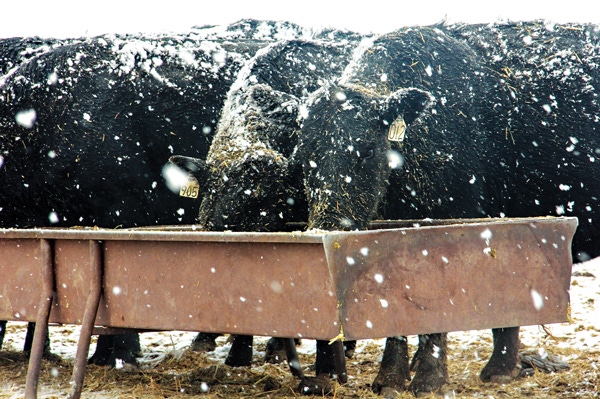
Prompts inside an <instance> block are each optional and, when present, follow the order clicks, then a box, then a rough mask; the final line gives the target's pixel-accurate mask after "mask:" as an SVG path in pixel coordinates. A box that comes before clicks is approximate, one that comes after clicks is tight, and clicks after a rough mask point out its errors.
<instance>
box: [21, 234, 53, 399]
mask: <svg viewBox="0 0 600 399" xmlns="http://www.w3.org/2000/svg"><path fill="white" fill-rule="evenodd" d="M40 250H41V255H42V281H43V285H44V288H43V293H42V297H41V299H40V305H39V307H38V314H37V318H36V322H37V326H38V328H36V329H35V333H34V335H33V344H32V347H31V355H30V356H29V365H28V367H27V380H26V384H25V399H34V398H36V397H37V387H38V381H39V378H40V369H41V365H42V357H43V355H44V342H46V334H47V331H48V319H49V318H50V310H51V309H52V299H53V298H54V254H53V247H52V243H51V242H50V241H48V240H46V239H41V240H40Z"/></svg>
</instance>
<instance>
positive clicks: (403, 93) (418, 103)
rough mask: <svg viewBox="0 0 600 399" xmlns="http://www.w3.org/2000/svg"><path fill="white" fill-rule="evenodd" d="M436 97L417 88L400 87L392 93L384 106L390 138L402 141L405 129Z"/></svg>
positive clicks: (384, 121) (385, 120)
mask: <svg viewBox="0 0 600 399" xmlns="http://www.w3.org/2000/svg"><path fill="white" fill-rule="evenodd" d="M433 101H434V97H433V96H432V95H431V94H430V93H429V92H427V91H424V90H421V89H415V88H408V89H400V90H398V91H395V92H394V93H392V94H390V95H389V96H388V97H387V98H386V99H385V102H384V106H383V115H382V116H383V118H382V120H383V123H384V124H385V125H386V126H388V127H389V128H390V134H389V139H390V140H392V141H402V139H403V138H404V130H405V129H406V127H407V126H408V125H410V124H411V123H413V122H414V121H415V120H416V119H417V118H419V117H420V116H421V115H423V114H424V113H425V112H426V111H427V110H428V109H429V108H430V107H431V105H432V104H433Z"/></svg>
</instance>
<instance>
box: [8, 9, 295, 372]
mask: <svg viewBox="0 0 600 399" xmlns="http://www.w3.org/2000/svg"><path fill="white" fill-rule="evenodd" d="M304 34H305V32H304V31H303V30H302V29H301V28H300V27H298V26H296V25H293V24H290V23H279V22H269V21H264V22H263V21H253V20H245V21H240V22H238V23H236V24H233V25H230V26H225V27H218V26H214V27H212V26H211V27H202V28H196V29H193V30H192V31H191V32H190V33H189V34H183V35H158V36H148V35H146V36H140V35H127V36H119V35H105V36H99V37H94V38H82V39H67V40H55V39H39V38H13V39H5V40H0V51H1V54H0V71H2V76H0V227H3V228H8V227H17V228H25V227H34V226H35V227H44V226H53V227H58V226H65V227H68V226H74V225H80V226H101V227H108V228H115V227H134V226H149V225H159V224H178V223H193V222H194V219H195V216H196V215H195V214H194V213H195V212H190V211H188V209H189V208H190V206H194V205H193V203H190V202H189V200H187V199H185V198H179V197H178V196H177V195H175V194H173V193H172V192H171V190H170V189H169V188H167V185H165V182H164V181H163V180H164V179H163V178H162V177H161V173H163V171H164V172H165V173H164V174H165V175H167V176H168V175H170V174H171V170H170V169H169V168H166V169H163V167H164V166H165V160H166V159H167V158H168V157H169V156H170V155H171V154H173V153H175V152H177V153H187V154H190V155H194V156H197V157H199V158H204V157H205V156H206V154H207V152H208V148H209V145H210V143H211V140H212V136H213V134H214V133H213V132H214V130H215V126H216V123H217V120H218V117H219V113H220V111H221V108H222V105H223V102H224V99H225V95H226V93H227V90H228V89H229V86H230V85H231V83H232V82H233V81H234V79H235V77H236V74H237V72H238V71H239V69H240V68H241V66H242V65H243V64H244V62H245V61H246V60H247V59H249V58H250V57H251V56H253V55H254V53H255V52H256V51H257V50H258V49H260V48H262V47H264V46H266V45H268V44H269V43H272V42H274V41H276V40H279V39H280V38H281V37H299V36H302V35H304ZM3 324H4V325H5V323H3ZM4 325H0V337H3V333H4ZM27 342H30V340H27ZM26 346H27V345H26ZM26 349H28V348H27V347H26ZM137 351H139V340H138V338H137V335H133V336H131V335H129V336H127V335H126V336H122V337H120V338H119V337H117V338H114V337H106V336H101V338H100V339H99V343H98V346H97V351H96V353H95V354H94V356H92V359H91V361H93V362H95V363H99V364H113V365H114V364H115V358H121V359H123V360H125V361H126V362H135V352H137Z"/></svg>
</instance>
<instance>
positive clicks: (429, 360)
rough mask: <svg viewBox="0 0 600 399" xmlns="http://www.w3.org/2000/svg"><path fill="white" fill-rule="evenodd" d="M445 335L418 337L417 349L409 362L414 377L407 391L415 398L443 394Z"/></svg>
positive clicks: (444, 381)
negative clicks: (435, 393) (413, 371)
mask: <svg viewBox="0 0 600 399" xmlns="http://www.w3.org/2000/svg"><path fill="white" fill-rule="evenodd" d="M447 338H448V337H447V334H446V333H442V334H429V335H419V348H418V349H417V352H416V353H415V355H414V357H413V360H412V362H411V365H410V368H411V370H415V376H414V378H413V380H412V382H411V383H410V385H409V386H408V390H409V391H411V392H412V393H414V394H415V395H416V396H420V395H423V394H429V393H432V392H437V393H441V394H443V393H444V392H443V387H444V384H445V383H446V382H447V381H448V365H447V364H446V351H447V349H448V348H447V346H448V343H447Z"/></svg>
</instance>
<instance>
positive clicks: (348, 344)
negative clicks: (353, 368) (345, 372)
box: [344, 341, 356, 359]
mask: <svg viewBox="0 0 600 399" xmlns="http://www.w3.org/2000/svg"><path fill="white" fill-rule="evenodd" d="M355 350H356V341H344V354H345V355H346V357H347V358H348V359H352V356H354V351H355Z"/></svg>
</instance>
